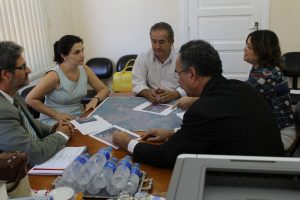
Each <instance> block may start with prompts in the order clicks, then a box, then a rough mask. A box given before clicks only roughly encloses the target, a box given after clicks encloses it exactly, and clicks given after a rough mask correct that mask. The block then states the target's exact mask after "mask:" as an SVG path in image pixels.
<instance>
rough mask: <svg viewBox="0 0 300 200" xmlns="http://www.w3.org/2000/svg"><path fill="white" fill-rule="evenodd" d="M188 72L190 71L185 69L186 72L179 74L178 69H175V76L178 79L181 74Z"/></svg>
mask: <svg viewBox="0 0 300 200" xmlns="http://www.w3.org/2000/svg"><path fill="white" fill-rule="evenodd" d="M188 70H189V69H184V70H181V71H179V72H178V71H176V69H175V74H174V75H175V78H176V79H178V78H179V76H180V74H181V73H183V72H187V71H188Z"/></svg>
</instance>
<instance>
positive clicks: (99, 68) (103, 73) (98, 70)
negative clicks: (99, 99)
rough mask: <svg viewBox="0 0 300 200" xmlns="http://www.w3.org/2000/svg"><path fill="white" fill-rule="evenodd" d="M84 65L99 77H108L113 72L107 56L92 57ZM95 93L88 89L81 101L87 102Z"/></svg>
mask: <svg viewBox="0 0 300 200" xmlns="http://www.w3.org/2000/svg"><path fill="white" fill-rule="evenodd" d="M86 65H87V66H89V67H90V68H91V69H92V70H93V71H94V73H95V74H96V76H97V77H98V78H99V79H107V78H110V77H111V76H112V74H113V64H112V62H111V60H110V59H108V58H104V57H99V58H92V59H90V60H88V61H87V62H86ZM95 95H96V92H95V91H94V90H88V91H87V95H86V96H85V97H84V99H83V100H82V101H81V103H83V104H87V103H88V102H89V101H90V100H91V99H92V98H93V97H94V96H95Z"/></svg>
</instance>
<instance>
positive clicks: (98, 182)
mask: <svg viewBox="0 0 300 200" xmlns="http://www.w3.org/2000/svg"><path fill="white" fill-rule="evenodd" d="M117 162H118V160H117V159H116V158H111V159H110V160H109V161H107V162H106V163H105V165H104V167H103V170H102V171H101V172H100V173H97V174H96V175H95V176H94V178H93V180H92V181H90V183H89V184H88V186H87V188H86V189H87V191H88V192H89V193H90V194H97V193H98V192H99V191H100V190H101V189H102V188H105V187H106V185H107V184H108V183H109V182H110V179H111V177H112V176H113V174H114V172H115V171H116V165H117Z"/></svg>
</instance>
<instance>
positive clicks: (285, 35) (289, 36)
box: [270, 0, 300, 53]
mask: <svg viewBox="0 0 300 200" xmlns="http://www.w3.org/2000/svg"><path fill="white" fill-rule="evenodd" d="M299 8H300V1H299V0H284V1H283V0H270V29H271V30H273V31H275V32H276V33H277V35H278V37H279V40H280V43H281V49H282V53H285V52H289V51H300V39H299V36H300V26H299V20H300V12H299Z"/></svg>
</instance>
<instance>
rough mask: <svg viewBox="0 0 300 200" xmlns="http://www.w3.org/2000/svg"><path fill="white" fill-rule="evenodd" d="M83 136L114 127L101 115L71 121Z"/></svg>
mask: <svg viewBox="0 0 300 200" xmlns="http://www.w3.org/2000/svg"><path fill="white" fill-rule="evenodd" d="M70 122H71V123H72V124H73V125H74V126H75V128H77V129H78V130H79V131H80V132H81V133H82V134H83V135H86V134H93V133H98V132H101V131H104V130H106V129H108V128H109V127H111V126H112V125H111V124H110V123H109V122H107V121H106V120H104V119H103V118H101V117H100V116H99V115H92V116H89V117H82V118H78V119H74V120H72V121H70Z"/></svg>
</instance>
